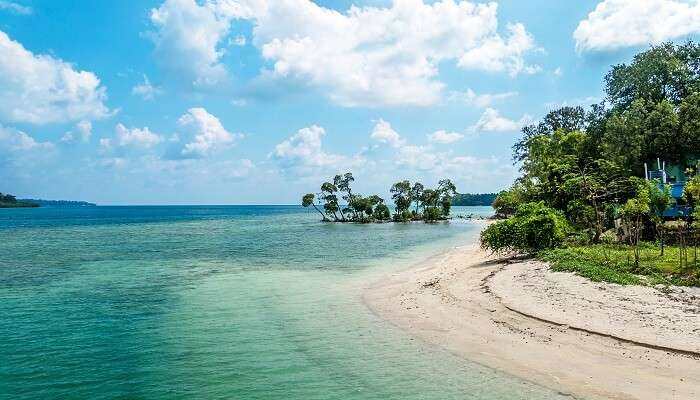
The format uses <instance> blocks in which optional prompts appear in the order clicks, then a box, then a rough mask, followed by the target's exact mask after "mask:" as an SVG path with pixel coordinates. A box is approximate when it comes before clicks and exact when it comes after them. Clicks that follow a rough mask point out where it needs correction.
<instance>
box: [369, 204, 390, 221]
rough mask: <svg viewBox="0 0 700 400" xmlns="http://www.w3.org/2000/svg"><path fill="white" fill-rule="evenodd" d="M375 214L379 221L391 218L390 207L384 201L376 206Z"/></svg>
mask: <svg viewBox="0 0 700 400" xmlns="http://www.w3.org/2000/svg"><path fill="white" fill-rule="evenodd" d="M373 215H374V218H376V219H377V220H379V221H386V220H388V219H390V218H391V212H390V211H389V207H387V206H386V204H384V203H381V204H378V205H377V207H375V209H374V213H373Z"/></svg>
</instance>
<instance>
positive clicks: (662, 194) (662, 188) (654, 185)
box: [647, 180, 672, 256]
mask: <svg viewBox="0 0 700 400" xmlns="http://www.w3.org/2000/svg"><path fill="white" fill-rule="evenodd" d="M647 186H648V188H649V211H650V215H649V216H650V219H651V221H652V222H653V223H654V229H655V230H656V236H657V238H658V239H659V245H660V247H661V255H662V256H663V255H664V239H665V237H664V229H663V222H664V219H663V213H664V211H666V209H667V208H668V207H669V206H670V205H671V199H672V197H671V186H670V185H667V184H662V183H661V182H659V181H657V180H651V181H647Z"/></svg>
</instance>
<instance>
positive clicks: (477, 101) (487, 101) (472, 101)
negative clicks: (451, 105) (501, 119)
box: [449, 89, 518, 108]
mask: <svg viewBox="0 0 700 400" xmlns="http://www.w3.org/2000/svg"><path fill="white" fill-rule="evenodd" d="M517 95H518V92H504V93H484V94H477V93H476V92H474V91H473V90H472V89H467V90H466V91H465V92H452V93H450V97H449V99H450V100H451V101H458V102H463V103H465V104H467V105H470V106H475V107H479V108H484V107H488V106H490V105H492V104H493V103H496V102H498V101H501V100H505V99H508V98H511V97H515V96H517Z"/></svg>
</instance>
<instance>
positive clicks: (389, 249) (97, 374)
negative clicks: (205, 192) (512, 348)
mask: <svg viewBox="0 0 700 400" xmlns="http://www.w3.org/2000/svg"><path fill="white" fill-rule="evenodd" d="M454 211H455V212H456V213H463V214H469V213H472V212H474V213H477V214H484V215H485V214H488V213H489V212H490V210H489V209H488V208H483V207H482V208H478V207H464V208H461V207H456V208H455V210H454ZM477 230H478V226H477V225H475V224H472V223H466V222H460V221H455V222H453V223H450V224H422V223H412V224H390V223H389V224H380V225H354V224H343V225H341V224H324V223H320V222H318V218H317V216H316V215H314V214H313V213H311V212H309V211H308V210H305V209H302V208H300V207H292V206H287V207H283V206H269V207H263V206H257V207H252V206H236V207H223V206H222V207H96V208H65V209H60V208H53V209H52V208H40V209H34V210H30V209H24V210H22V209H17V210H0V315H1V316H2V322H1V324H0V397H2V398H8V399H10V398H12V399H25V398H26V399H29V398H59V397H62V398H91V399H114V398H144V399H160V398H168V399H170V398H183V399H184V398H188V399H191V398H202V399H213V398H227V399H230V398H235V399H279V398H284V399H458V398H459V399H463V398H468V399H471V398H473V399H516V398H522V399H549V398H556V397H557V396H556V394H554V393H552V392H550V391H547V390H545V389H542V388H539V387H537V386H534V385H531V384H528V383H525V382H523V381H520V380H517V379H515V378H512V377H509V376H506V375H503V374H500V373H497V372H494V371H492V370H489V369H487V368H484V367H481V366H479V365H476V364H473V363H470V362H467V361H464V360H461V359H459V358H456V357H454V356H451V355H449V354H447V353H445V352H442V351H440V350H437V349H435V348H432V347H428V346H425V345H423V344H421V343H419V342H417V341H415V340H413V339H412V338H411V337H409V336H407V335H406V334H404V333H402V332H401V331H399V330H398V329H396V328H394V327H392V326H390V325H389V324H387V323H386V322H384V321H382V320H381V319H379V318H377V317H376V316H374V315H373V314H372V313H371V312H369V310H368V309H367V308H366V307H365V306H364V305H363V304H362V302H361V293H360V290H359V288H358V282H363V279H371V277H372V276H375V273H376V271H379V270H388V269H391V268H402V267H407V266H409V265H410V264H412V263H413V262H416V261H418V260H419V259H421V258H425V257H427V256H429V255H431V254H434V253H436V252H438V251H440V250H441V249H444V248H446V247H449V246H452V245H455V244H459V243H464V242H465V241H467V240H471V239H470V238H471V237H473V236H474V235H475V234H476V232H477Z"/></svg>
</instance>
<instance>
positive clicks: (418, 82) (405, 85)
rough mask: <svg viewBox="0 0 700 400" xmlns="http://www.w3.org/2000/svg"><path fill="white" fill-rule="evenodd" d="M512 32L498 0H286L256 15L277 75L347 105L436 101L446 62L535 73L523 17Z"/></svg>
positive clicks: (257, 35) (257, 38)
mask: <svg viewBox="0 0 700 400" xmlns="http://www.w3.org/2000/svg"><path fill="white" fill-rule="evenodd" d="M416 26H420V27H421V29H415V27H416ZM508 31H509V34H508V36H507V37H506V38H503V37H502V36H501V35H500V33H499V32H498V20H497V4H496V3H489V4H474V3H470V2H467V1H460V2H455V1H453V0H443V1H437V2H434V3H430V4H426V3H425V2H423V1H421V0H410V1H409V0H401V1H399V0H397V1H394V2H393V3H392V5H391V6H390V7H386V8H378V7H362V8H360V7H352V8H351V9H350V10H349V11H347V13H340V12H337V11H334V10H330V9H327V8H324V7H321V6H319V5H317V4H315V3H313V2H312V1H309V0H286V1H281V2H278V3H275V6H274V7H269V9H268V12H267V13H265V14H264V15H261V16H258V17H257V25H256V28H255V30H254V42H255V43H257V44H258V45H259V46H260V47H261V48H262V53H263V56H264V57H265V58H266V59H267V60H269V61H271V62H273V74H274V75H275V76H278V77H290V76H291V77H296V78H298V79H300V80H302V81H305V82H308V83H310V84H312V85H314V86H317V87H319V88H322V89H323V90H324V93H326V94H327V95H328V96H329V97H330V98H331V99H332V100H334V101H335V102H337V103H339V104H341V105H346V106H355V105H399V104H400V105H406V104H408V105H430V104H434V103H435V102H437V101H438V99H439V98H440V96H441V93H442V90H443V87H444V84H443V83H442V82H440V81H439V80H438V79H437V75H438V64H439V63H441V62H443V61H450V60H452V61H456V62H457V64H458V65H459V66H460V67H463V68H466V69H476V70H481V71H490V72H501V71H504V72H508V73H509V74H511V75H515V74H518V73H520V72H529V71H530V70H531V69H532V67H530V66H528V65H527V64H526V62H525V60H524V59H523V56H524V55H525V53H526V52H528V51H530V50H533V49H534V47H535V46H534V41H533V40H532V37H531V35H529V34H528V33H527V32H526V30H525V28H524V27H523V26H522V25H520V24H516V25H513V26H510V27H509V28H508Z"/></svg>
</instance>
